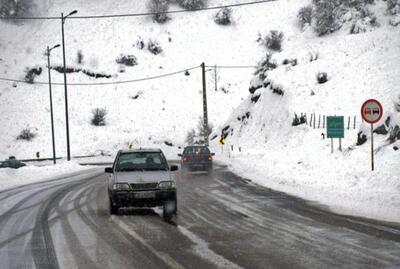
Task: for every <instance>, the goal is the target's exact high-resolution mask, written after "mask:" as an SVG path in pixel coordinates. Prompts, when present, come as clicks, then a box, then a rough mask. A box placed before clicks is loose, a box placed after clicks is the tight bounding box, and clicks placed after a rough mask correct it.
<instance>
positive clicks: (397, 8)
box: [386, 0, 400, 15]
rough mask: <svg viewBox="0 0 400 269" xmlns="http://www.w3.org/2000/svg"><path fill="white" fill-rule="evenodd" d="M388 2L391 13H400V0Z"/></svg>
mask: <svg viewBox="0 0 400 269" xmlns="http://www.w3.org/2000/svg"><path fill="white" fill-rule="evenodd" d="M386 4H387V10H388V12H389V14H391V15H396V14H400V0H387V1H386Z"/></svg>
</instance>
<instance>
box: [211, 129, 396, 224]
mask: <svg viewBox="0 0 400 269" xmlns="http://www.w3.org/2000/svg"><path fill="white" fill-rule="evenodd" d="M302 133H303V134H304V138H299V139H298V141H297V142H298V147H296V148H291V147H289V146H287V147H286V148H280V149H279V150H278V149H265V148H260V149H258V150H255V149H251V148H250V149H249V148H246V146H245V145H244V146H241V151H242V152H239V151H238V148H237V147H236V146H235V147H234V151H233V152H230V153H229V154H226V153H225V154H222V155H221V153H217V156H218V157H217V158H218V159H220V160H222V161H223V162H224V163H225V164H227V165H228V166H229V169H231V170H232V171H233V172H234V173H236V174H238V175H240V176H242V177H245V178H249V179H251V180H253V181H254V182H256V183H258V184H260V185H263V186H266V187H269V188H272V189H274V190H278V191H282V192H286V193H289V194H292V195H295V196H299V197H301V198H304V199H306V200H309V201H312V202H316V203H318V204H321V205H327V206H328V207H329V208H330V209H331V210H332V211H334V212H337V213H340V214H345V215H355V216H362V217H366V218H374V219H380V220H385V221H391V222H398V223H400V195H399V193H400V179H399V174H398V170H399V168H400V167H399V163H398V161H397V159H398V153H396V152H395V151H393V150H392V149H391V148H388V149H387V150H385V151H384V152H380V153H378V154H377V156H376V159H375V161H376V166H375V167H376V170H375V171H374V172H372V171H370V153H369V151H368V149H367V147H365V148H364V149H362V150H360V151H358V152H353V153H349V152H343V153H341V152H339V151H338V149H337V146H338V144H337V143H338V142H337V141H335V153H334V154H331V153H330V140H322V139H321V138H320V137H319V136H320V132H318V131H314V130H302ZM353 135H354V132H353ZM351 140H352V138H349V139H345V140H344V141H343V144H344V147H346V146H348V145H350V144H352V142H353V141H351ZM227 150H228V148H227V147H226V148H225V150H224V151H225V152H226V151H227ZM216 151H217V152H218V151H220V149H216ZM316 151H318V152H319V154H318V155H316V154H315V152H316ZM396 155H397V156H396ZM396 157H397V158H396Z"/></svg>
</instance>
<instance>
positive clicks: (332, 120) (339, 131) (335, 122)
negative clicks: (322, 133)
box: [326, 116, 344, 138]
mask: <svg viewBox="0 0 400 269" xmlns="http://www.w3.org/2000/svg"><path fill="white" fill-rule="evenodd" d="M326 134H327V138H344V117H343V116H335V117H326Z"/></svg>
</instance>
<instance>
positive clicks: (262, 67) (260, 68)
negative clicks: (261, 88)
mask: <svg viewBox="0 0 400 269" xmlns="http://www.w3.org/2000/svg"><path fill="white" fill-rule="evenodd" d="M275 68H277V64H276V63H275V62H273V61H272V55H271V54H270V53H267V55H266V56H265V58H264V59H263V60H262V61H261V62H259V63H258V64H257V68H256V72H254V75H256V76H258V77H259V79H261V80H262V81H263V80H264V79H265V78H266V75H265V73H266V72H267V71H269V70H273V69H275Z"/></svg>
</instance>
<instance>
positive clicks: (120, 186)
mask: <svg viewBox="0 0 400 269" xmlns="http://www.w3.org/2000/svg"><path fill="white" fill-rule="evenodd" d="M130 189H131V187H130V186H129V184H128V183H115V184H114V185H113V190H114V191H128V190H130Z"/></svg>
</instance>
